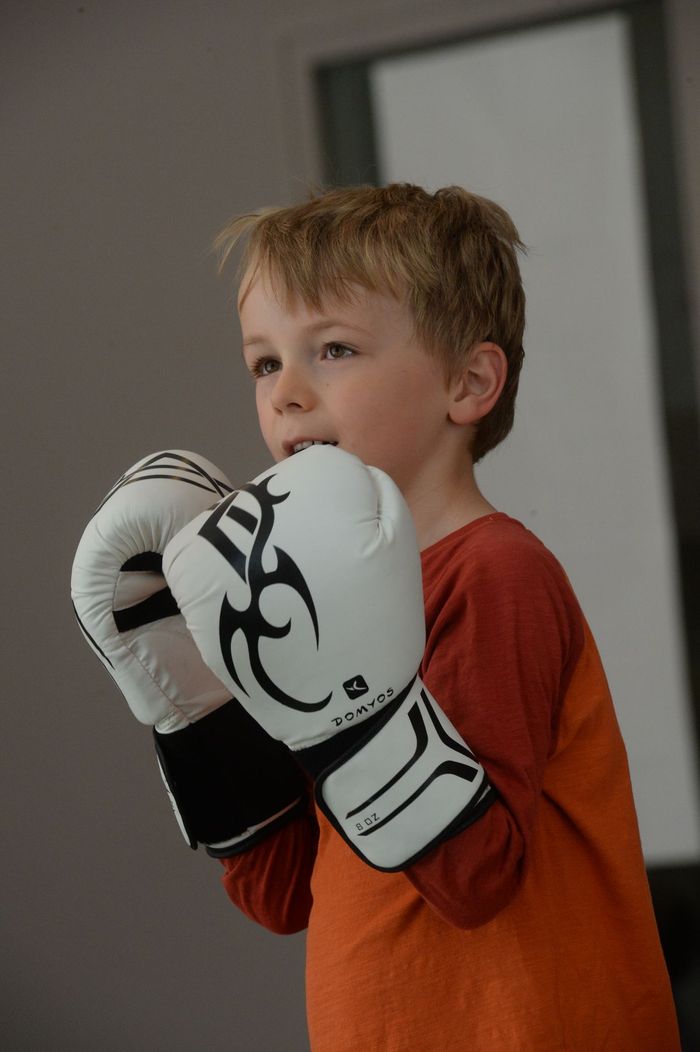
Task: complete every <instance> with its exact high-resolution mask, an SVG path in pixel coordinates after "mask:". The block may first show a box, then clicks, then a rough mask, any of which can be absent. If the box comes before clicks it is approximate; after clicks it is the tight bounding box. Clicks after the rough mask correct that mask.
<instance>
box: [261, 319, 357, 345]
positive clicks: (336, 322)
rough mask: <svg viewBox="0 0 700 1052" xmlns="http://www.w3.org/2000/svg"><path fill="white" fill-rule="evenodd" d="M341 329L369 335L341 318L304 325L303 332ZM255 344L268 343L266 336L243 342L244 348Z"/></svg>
mask: <svg viewBox="0 0 700 1052" xmlns="http://www.w3.org/2000/svg"><path fill="white" fill-rule="evenodd" d="M338 326H339V327H341V328H343V329H355V330H356V331H357V332H361V333H364V335H365V336H370V335H371V333H370V332H369V331H368V330H367V329H363V328H362V326H361V325H354V324H353V323H352V322H350V321H346V320H345V319H343V318H322V319H321V320H320V321H315V322H313V323H312V324H311V325H305V326H304V331H305V332H308V333H317V332H323V330H324V329H334V328H336V327H338ZM256 343H269V340H268V339H267V337H266V336H258V335H252V336H248V337H247V338H246V339H245V340H244V341H243V346H244V347H251V346H252V345H253V344H256Z"/></svg>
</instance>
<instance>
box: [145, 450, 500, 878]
mask: <svg viewBox="0 0 700 1052" xmlns="http://www.w3.org/2000/svg"><path fill="white" fill-rule="evenodd" d="M163 569H164V573H165V576H166V579H167V581H168V584H169V585H170V588H171V589H172V592H173V594H174V596H175V597H176V599H177V602H178V604H179V606H180V608H181V610H182V611H183V614H184V616H185V620H186V622H187V626H188V628H189V630H190V632H191V634H192V636H193V638H194V640H195V642H196V644H197V646H198V647H199V649H200V651H201V653H202V656H203V657H204V660H205V661H206V662H207V664H208V665H209V667H210V668H211V669H212V670H213V671H214V672H215V674H216V676H217V677H218V678H219V679H220V680H221V681H222V682H224V683H226V685H227V686H228V687H229V689H230V690H231V691H232V693H235V695H236V697H237V698H238V699H239V700H240V702H241V704H242V705H243V706H244V707H245V708H246V709H247V710H248V711H249V712H250V714H251V715H252V716H253V717H254V718H255V720H257V721H258V723H259V724H260V725H261V726H262V727H264V728H265V730H266V731H267V732H268V733H269V734H270V735H271V736H272V737H274V738H277V739H279V740H280V741H284V742H285V743H286V744H287V745H288V746H289V747H290V748H291V749H292V750H294V752H295V754H296V756H297V757H298V758H299V760H300V761H301V763H302V764H303V765H304V766H305V767H306V768H307V770H309V772H310V773H311V774H312V775H313V776H314V777H315V779H316V798H317V801H318V803H319V805H320V807H321V808H322V809H323V810H324V812H325V813H326V814H327V815H328V817H329V818H330V819H331V821H332V822H333V824H334V825H335V826H336V828H337V829H338V831H339V832H340V833H341V834H342V836H343V837H344V838H345V839H346V840H347V842H348V843H349V844H350V845H351V847H352V848H353V849H354V850H355V851H356V852H357V853H358V854H359V855H360V856H361V857H362V858H364V859H365V860H366V861H367V862H369V863H370V864H371V865H373V866H375V867H376V868H377V869H382V870H397V869H402V868H404V867H405V866H407V865H409V864H410V863H411V862H413V861H415V860H416V859H417V858H420V857H421V856H422V855H423V854H424V853H425V852H426V851H428V850H429V849H430V848H431V847H432V846H433V845H435V844H436V843H439V842H440V841H441V840H443V839H445V838H446V837H448V836H451V835H453V834H454V833H456V832H457V831H459V830H461V829H463V828H464V827H465V826H466V825H468V824H469V823H470V822H472V821H474V819H475V818H477V817H478V816H479V815H480V814H481V813H482V812H483V811H484V810H485V808H486V807H487V806H489V804H490V803H491V802H492V801H493V799H494V794H493V791H492V790H491V787H490V786H489V783H488V780H487V779H486V776H485V773H484V770H483V768H482V767H481V765H480V764H479V762H478V761H477V759H476V758H475V757H474V755H473V753H472V752H471V751H470V750H469V748H468V747H467V746H466V745H465V743H464V741H463V740H462V738H461V736H460V734H459V733H458V731H457V730H456V729H455V728H454V727H453V726H452V724H451V723H450V721H449V720H448V719H447V717H446V716H445V714H444V713H443V712H442V710H441V709H440V707H439V705H438V704H437V702H436V701H435V699H434V698H433V697H432V696H431V695H430V693H429V691H428V690H427V689H426V687H425V686H424V684H423V683H422V682H421V681H420V679H419V678H418V677H417V675H416V671H417V669H418V666H419V664H420V661H421V657H422V654H423V649H424V646H425V621H424V611H423V592H422V579H421V565H420V555H419V552H418V546H417V543H416V536H415V531H414V527H413V522H412V519H411V516H410V513H409V511H408V508H407V506H406V504H405V502H404V500H403V497H402V496H401V494H400V492H399V490H398V488H397V487H396V486H395V484H394V483H393V482H392V481H391V479H390V478H389V477H388V476H387V475H385V474H384V473H383V472H381V471H379V470H377V469H375V468H370V467H366V466H365V465H364V464H362V463H361V462H360V461H359V460H358V459H357V458H356V457H354V456H352V455H350V454H348V453H345V452H343V451H341V450H339V449H336V448H333V447H331V446H324V447H320V446H314V447H311V448H309V449H307V450H304V451H302V452H301V453H298V454H296V455H295V456H294V457H291V458H289V459H287V460H285V461H283V462H282V463H280V464H277V465H276V466H275V467H274V468H272V469H270V470H268V471H266V472H263V473H262V474H261V475H259V476H258V477H257V478H256V479H254V480H253V482H251V483H249V484H248V485H247V486H244V487H243V488H242V489H241V490H239V491H237V492H234V493H233V494H231V495H230V496H228V497H226V498H224V499H223V500H222V501H221V502H220V503H219V504H218V505H217V507H216V508H215V509H214V510H213V511H210V512H207V513H204V514H202V515H199V516H198V517H197V518H195V519H194V520H193V521H192V522H191V523H189V524H188V525H187V526H186V527H185V528H184V529H183V530H182V531H181V532H180V533H179V534H178V535H177V536H176V537H175V538H174V539H173V540H172V541H171V542H170V543H169V544H168V546H167V548H166V550H165V552H164V558H163Z"/></svg>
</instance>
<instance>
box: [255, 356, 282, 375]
mask: <svg viewBox="0 0 700 1052" xmlns="http://www.w3.org/2000/svg"><path fill="white" fill-rule="evenodd" d="M278 368H279V362H277V361H275V359H274V358H258V359H256V361H254V362H253V364H252V366H251V368H250V371H251V373H252V375H253V376H254V377H256V378H257V377H258V376H269V375H270V374H271V373H274V372H276V371H277V369H278Z"/></svg>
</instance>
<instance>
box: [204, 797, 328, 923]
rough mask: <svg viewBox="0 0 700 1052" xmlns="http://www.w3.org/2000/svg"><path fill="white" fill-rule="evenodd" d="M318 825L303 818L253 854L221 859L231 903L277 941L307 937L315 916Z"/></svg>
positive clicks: (308, 816)
mask: <svg viewBox="0 0 700 1052" xmlns="http://www.w3.org/2000/svg"><path fill="white" fill-rule="evenodd" d="M317 845H318V825H317V824H316V820H315V818H314V816H313V814H312V813H311V812H310V811H308V812H304V813H302V814H301V815H299V816H298V817H297V818H295V819H294V820H293V821H291V822H289V823H288V824H287V825H285V826H283V827H282V828H281V829H279V830H278V831H277V832H276V833H273V834H272V836H270V837H268V838H267V839H266V840H264V841H262V843H260V844H258V845H257V846H256V847H254V848H251V850H250V851H247V852H245V853H244V854H241V855H236V856H234V857H233V858H226V859H222V860H221V862H222V865H223V867H224V874H223V876H222V878H221V880H222V883H223V885H224V888H225V889H226V894H227V895H228V897H229V898H230V900H231V902H232V903H233V904H234V905H235V906H237V907H238V908H239V909H240V910H241V911H242V912H243V913H245V915H246V916H247V917H249V918H250V919H251V920H253V921H255V922H256V924H260V925H262V926H263V927H264V928H267V929H268V930H269V931H272V932H275V933H276V934H278V935H292V934H294V933H295V932H298V931H303V930H304V929H305V928H306V927H307V925H308V922H309V914H310V912H311V902H312V898H311V873H312V870H313V866H314V861H315V859H316V848H317Z"/></svg>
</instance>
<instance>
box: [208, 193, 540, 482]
mask: <svg viewBox="0 0 700 1052" xmlns="http://www.w3.org/2000/svg"><path fill="white" fill-rule="evenodd" d="M244 236H247V243H246V247H245V251H244V254H243V257H242V259H241V264H240V269H239V274H243V273H244V272H247V271H250V272H251V274H255V273H257V272H258V270H262V271H263V272H264V273H267V274H269V276H270V277H271V278H272V279H273V281H274V282H275V284H276V286H277V287H278V288H279V289H280V290H282V291H283V293H284V294H286V296H287V297H288V298H296V297H299V298H300V299H301V300H302V301H303V302H304V303H305V304H307V305H308V306H311V307H313V308H315V309H316V310H320V309H321V308H322V302H323V300H324V299H325V298H326V297H328V296H331V297H334V298H337V299H340V300H348V299H350V298H351V297H352V286H353V285H360V286H362V287H364V288H366V289H369V290H372V291H376V292H385V293H390V294H391V295H394V296H395V297H396V298H397V299H403V300H405V302H406V303H407V305H408V307H409V309H410V311H411V313H412V315H413V318H414V322H415V328H416V336H417V337H418V339H419V340H420V341H421V343H422V344H423V346H424V347H425V349H426V351H427V352H428V353H430V354H433V355H434V356H435V357H436V358H437V359H438V360H439V361H440V362H441V364H442V366H443V368H444V374H445V376H446V378H447V379H448V380H450V379H452V378H454V377H455V376H456V375H457V374H458V373H459V371H460V370H461V369H462V368H463V367H464V365H465V364H466V362H467V360H468V356H469V352H470V351H471V349H472V348H473V347H474V346H475V345H476V344H478V343H481V342H484V341H486V340H490V341H493V342H494V343H497V344H498V345H499V346H500V347H501V348H502V349H503V351H504V353H505V356H506V359H507V362H508V375H507V379H506V383H505V386H504V388H503V391H502V393H501V395H500V397H499V399H498V401H497V403H496V405H495V406H494V407H493V409H492V410H491V411H490V412H489V413H488V414H487V416H485V417H484V418H483V420H481V421H480V423H479V426H478V428H477V431H476V436H475V439H474V444H473V448H472V456H473V459H474V462H476V461H477V460H479V459H480V458H481V457H483V456H484V455H485V454H486V453H488V452H489V450H491V449H493V448H494V446H496V445H498V443H499V442H502V441H503V439H504V438H505V437H506V435H507V434H508V432H509V431H510V429H511V427H512V425H513V415H514V408H515V396H516V394H517V390H518V379H519V375H520V368H521V365H522V361H523V356H524V352H523V347H522V342H523V330H524V326H525V295H524V292H523V288H522V282H521V278H520V270H519V267H518V259H517V250H519V249H520V250H522V249H523V245H522V243H521V241H520V238H519V235H518V231H517V230H516V228H515V226H514V225H513V222H512V220H511V218H510V216H509V215H508V213H507V212H506V211H505V210H504V209H503V208H501V207H500V206H499V205H497V204H495V203H494V202H493V201H489V200H487V199H486V198H484V197H478V196H477V195H476V194H471V193H468V192H467V191H466V190H464V189H462V188H461V187H459V186H448V187H445V188H444V189H442V190H438V191H437V192H436V193H434V194H429V193H428V192H427V191H425V190H423V189H422V188H421V187H419V186H412V185H410V184H408V183H392V184H390V185H388V186H380V187H375V186H353V187H345V188H339V189H332V190H326V191H321V192H319V193H316V194H313V195H312V196H311V198H310V199H309V200H308V201H306V202H304V203H302V204H298V205H291V206H288V207H272V208H263V209H260V210H258V211H256V212H251V213H249V214H246V215H240V216H237V217H236V218H235V219H233V220H232V221H231V222H230V223H229V224H228V225H227V226H226V227H225V228H224V230H222V231H221V233H220V234H219V236H218V237H217V238H216V241H215V243H214V245H215V248H216V249H217V251H218V253H219V257H220V266H221V267H223V266H224V264H225V263H226V261H227V260H228V258H229V256H230V255H231V253H232V251H233V249H234V247H235V246H236V244H237V242H238V241H239V240H240V239H241V238H242V237H244ZM242 292H243V295H245V290H242Z"/></svg>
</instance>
